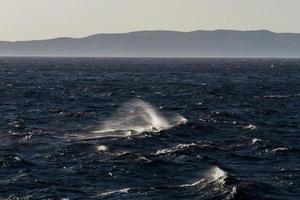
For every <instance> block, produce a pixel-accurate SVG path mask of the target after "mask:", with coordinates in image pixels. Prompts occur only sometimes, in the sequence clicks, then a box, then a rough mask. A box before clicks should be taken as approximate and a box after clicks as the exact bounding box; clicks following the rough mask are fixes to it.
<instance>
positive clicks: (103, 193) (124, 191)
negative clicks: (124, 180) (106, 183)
mask: <svg viewBox="0 0 300 200" xmlns="http://www.w3.org/2000/svg"><path fill="white" fill-rule="evenodd" d="M129 190H130V188H123V189H120V190H113V191H110V192H102V193H100V194H99V196H100V197H105V196H110V195H113V194H120V193H128V192H129Z"/></svg>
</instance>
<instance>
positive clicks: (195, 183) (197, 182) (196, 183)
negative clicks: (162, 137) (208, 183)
mask: <svg viewBox="0 0 300 200" xmlns="http://www.w3.org/2000/svg"><path fill="white" fill-rule="evenodd" d="M204 181H205V179H201V180H200V181H196V182H194V183H191V184H183V185H180V186H179V187H194V186H197V185H200V184H202V183H203V182H204Z"/></svg>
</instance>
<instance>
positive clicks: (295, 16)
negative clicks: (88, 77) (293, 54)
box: [0, 0, 300, 41]
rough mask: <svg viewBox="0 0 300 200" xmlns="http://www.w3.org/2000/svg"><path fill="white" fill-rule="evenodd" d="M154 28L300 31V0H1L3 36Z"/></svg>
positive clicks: (74, 34) (17, 37)
mask: <svg viewBox="0 0 300 200" xmlns="http://www.w3.org/2000/svg"><path fill="white" fill-rule="evenodd" d="M154 29H160V30H161V29H164V30H166V29H167V30H180V31H191V30H198V29H205V30H211V29H239V30H253V29H269V30H272V31H275V32H299V33H300V0H0V40H10V41H14V40H30V39H43V38H53V37H59V36H70V37H82V36H86V35H90V34H94V33H108V32H109V33H112V32H129V31H135V30H154Z"/></svg>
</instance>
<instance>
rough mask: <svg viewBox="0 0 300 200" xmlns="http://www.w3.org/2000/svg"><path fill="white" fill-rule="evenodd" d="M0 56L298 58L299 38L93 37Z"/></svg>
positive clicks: (218, 34) (203, 34)
mask: <svg viewBox="0 0 300 200" xmlns="http://www.w3.org/2000/svg"><path fill="white" fill-rule="evenodd" d="M0 56H131V57H138V56H145V57H152V56H158V57H164V56H171V57H175V56H176V57H177V56H179V57H300V34H296V33H273V32H270V31H266V30H259V31H233V30H216V31H193V32H175V31H139V32H131V33H120V34H96V35H91V36H88V37H84V38H56V39H50V40H35V41H18V42H0Z"/></svg>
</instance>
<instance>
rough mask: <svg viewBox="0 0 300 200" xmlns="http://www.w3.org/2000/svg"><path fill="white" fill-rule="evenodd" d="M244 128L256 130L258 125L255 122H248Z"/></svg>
mask: <svg viewBox="0 0 300 200" xmlns="http://www.w3.org/2000/svg"><path fill="white" fill-rule="evenodd" d="M243 129H247V130H251V131H252V130H256V129H257V126H256V125H254V124H248V125H247V126H244V127H243Z"/></svg>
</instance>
